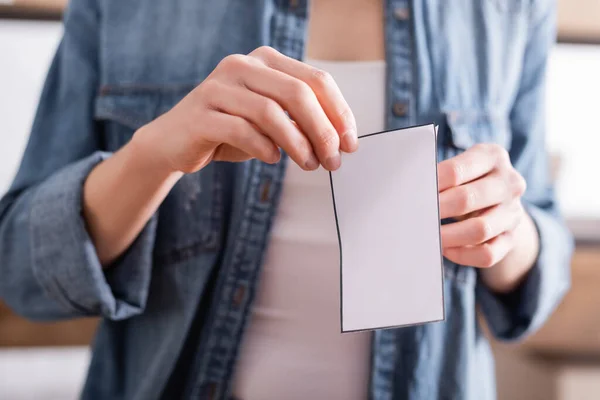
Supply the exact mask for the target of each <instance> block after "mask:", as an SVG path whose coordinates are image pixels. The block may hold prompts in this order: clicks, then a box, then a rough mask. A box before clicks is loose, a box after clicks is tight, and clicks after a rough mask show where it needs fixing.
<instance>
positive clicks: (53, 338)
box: [0, 303, 98, 347]
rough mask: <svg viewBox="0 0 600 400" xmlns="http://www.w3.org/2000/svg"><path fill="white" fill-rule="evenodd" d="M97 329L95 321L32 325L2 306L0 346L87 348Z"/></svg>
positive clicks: (0, 311) (0, 309) (0, 314)
mask: <svg viewBox="0 0 600 400" xmlns="http://www.w3.org/2000/svg"><path fill="white" fill-rule="evenodd" d="M97 326H98V320H97V319H94V318H84V319H75V320H67V321H61V322H43V323H41V322H31V321H28V320H26V319H24V318H21V317H19V316H17V315H15V314H13V313H12V312H11V311H10V310H9V309H8V308H7V307H6V306H5V305H4V304H2V303H0V347H8V346H11V347H12V346H17V347H22V346H77V345H79V346H85V345H89V344H90V343H91V341H92V338H93V336H94V333H95V332H96V328H97Z"/></svg>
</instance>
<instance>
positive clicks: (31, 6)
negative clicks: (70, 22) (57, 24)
mask: <svg viewBox="0 0 600 400" xmlns="http://www.w3.org/2000/svg"><path fill="white" fill-rule="evenodd" d="M66 5H67V0H14V1H9V2H8V4H6V1H1V0H0V18H6V19H35V20H60V19H61V17H62V13H63V10H64V8H65V7H66Z"/></svg>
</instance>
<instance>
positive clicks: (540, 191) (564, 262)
mask: <svg viewBox="0 0 600 400" xmlns="http://www.w3.org/2000/svg"><path fill="white" fill-rule="evenodd" d="M533 4H534V6H533V9H532V12H531V24H530V30H529V40H528V42H527V46H526V49H525V54H524V57H523V60H522V74H521V81H520V87H519V90H518V93H517V96H516V98H515V102H514V104H513V107H512V111H511V116H510V117H511V130H512V145H511V149H510V156H511V160H512V162H513V164H514V166H515V168H516V169H517V170H518V171H519V172H520V173H521V174H522V175H523V177H524V178H525V180H526V181H527V191H526V193H525V195H524V198H523V205H524V206H525V209H526V210H527V212H528V213H529V215H530V216H531V218H532V219H533V221H534V223H535V225H536V227H537V231H538V234H539V243H540V250H539V254H538V257H537V260H536V262H535V264H534V266H533V267H532V269H531V270H530V271H529V273H528V275H527V276H526V278H525V279H524V281H523V282H522V283H521V284H520V286H519V287H518V288H517V289H516V290H515V291H514V292H512V293H509V294H505V295H498V294H496V293H493V292H492V291H490V290H489V289H488V288H487V287H486V286H485V284H484V283H483V282H482V281H481V280H479V282H478V284H477V290H476V292H477V300H478V304H479V306H480V309H481V310H482V312H483V314H484V315H485V317H486V320H487V322H488V325H489V327H490V330H491V331H492V333H493V334H494V336H496V337H497V338H499V339H502V340H518V339H522V338H524V337H525V336H527V335H528V334H531V333H533V332H535V331H536V330H537V329H538V328H539V327H540V326H541V325H542V324H543V323H544V322H545V321H546V320H547V319H548V318H549V316H550V315H551V314H552V312H553V311H554V309H555V308H556V307H557V305H558V304H559V303H560V301H561V300H562V298H563V296H564V294H565V293H566V291H567V290H568V289H569V286H570V276H571V275H570V260H571V254H572V251H573V239H572V237H571V235H570V233H569V231H568V230H567V228H566V226H565V224H564V222H563V220H562V218H561V216H560V213H559V211H558V206H557V204H556V199H555V194H554V188H553V185H552V182H551V179H550V176H549V175H550V174H549V171H550V168H549V163H548V157H547V151H546V146H545V136H546V128H545V118H546V115H545V111H544V103H545V90H544V89H545V75H546V66H547V59H548V52H549V49H550V48H551V46H552V44H553V42H554V38H555V16H556V6H555V2H554V1H553V0H538V1H536V2H534V3H533Z"/></svg>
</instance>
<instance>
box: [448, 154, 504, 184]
mask: <svg viewBox="0 0 600 400" xmlns="http://www.w3.org/2000/svg"><path fill="white" fill-rule="evenodd" d="M504 158H508V155H507V154H506V150H504V149H502V148H501V147H500V146H498V145H495V144H477V145H475V146H473V147H471V148H470V149H469V150H467V151H465V152H464V153H461V154H459V155H457V156H456V157H452V158H449V159H447V160H444V161H442V162H440V163H439V164H438V190H439V191H440V192H443V191H444V190H447V189H449V188H452V187H455V186H460V185H463V184H465V183H467V182H471V181H473V180H475V179H477V178H479V177H482V176H484V175H486V174H488V173H489V172H491V171H492V170H493V169H494V167H495V166H496V165H497V164H498V163H499V162H500V161H504Z"/></svg>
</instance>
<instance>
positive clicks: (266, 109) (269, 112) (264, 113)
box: [258, 98, 280, 125]
mask: <svg viewBox="0 0 600 400" xmlns="http://www.w3.org/2000/svg"><path fill="white" fill-rule="evenodd" d="M259 109H260V111H259V117H258V120H259V121H260V123H261V124H263V125H271V124H272V122H273V121H274V120H275V119H276V118H277V117H278V115H279V110H280V107H279V104H277V103H276V102H274V101H273V100H271V99H268V98H264V100H263V101H262V102H261V104H260V106H259Z"/></svg>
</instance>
